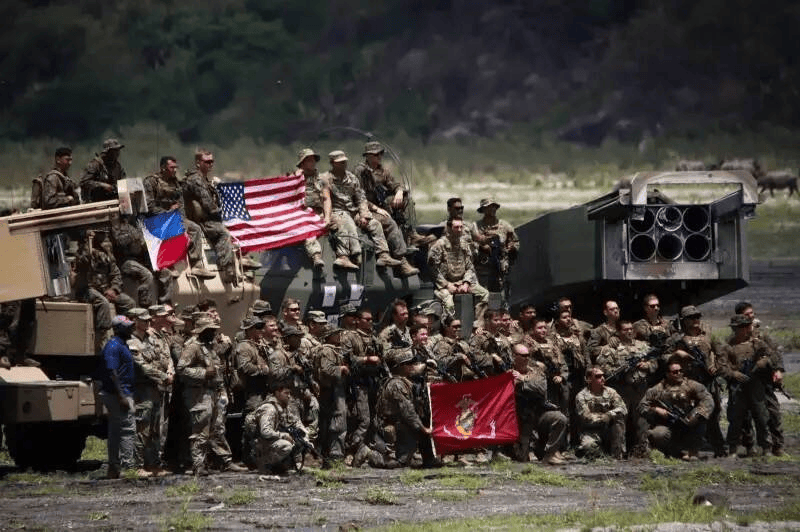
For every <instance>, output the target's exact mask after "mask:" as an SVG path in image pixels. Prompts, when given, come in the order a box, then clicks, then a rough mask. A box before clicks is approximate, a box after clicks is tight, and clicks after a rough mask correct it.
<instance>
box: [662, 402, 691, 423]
mask: <svg viewBox="0 0 800 532" xmlns="http://www.w3.org/2000/svg"><path fill="white" fill-rule="evenodd" d="M656 404H657V405H658V406H660V407H661V408H663V409H664V410H666V411H667V414H668V415H667V425H669V426H670V427H681V428H686V427H688V426H689V425H688V423H687V422H686V412H684V411H683V409H681V408H679V407H677V406H675V405H671V404H669V403H667V402H665V401H662V400H661V399H659V400H657V401H656Z"/></svg>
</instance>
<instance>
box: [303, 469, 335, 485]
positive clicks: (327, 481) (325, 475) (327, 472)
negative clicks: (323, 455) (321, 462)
mask: <svg viewBox="0 0 800 532" xmlns="http://www.w3.org/2000/svg"><path fill="white" fill-rule="evenodd" d="M303 471H308V472H309V473H310V474H311V476H313V477H314V479H315V480H316V482H317V486H319V487H321V488H338V487H340V486H342V485H343V484H344V482H342V479H341V477H339V476H338V475H336V474H335V472H334V470H332V469H317V468H316V467H306V468H304V469H303Z"/></svg>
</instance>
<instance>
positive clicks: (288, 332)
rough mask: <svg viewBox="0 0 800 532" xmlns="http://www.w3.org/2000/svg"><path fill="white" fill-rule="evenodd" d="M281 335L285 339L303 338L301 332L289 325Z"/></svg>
mask: <svg viewBox="0 0 800 532" xmlns="http://www.w3.org/2000/svg"><path fill="white" fill-rule="evenodd" d="M283 335H284V336H286V337H289V336H303V331H301V330H300V329H298V328H297V327H295V326H294V325H289V326H287V327H286V328H285V329H283Z"/></svg>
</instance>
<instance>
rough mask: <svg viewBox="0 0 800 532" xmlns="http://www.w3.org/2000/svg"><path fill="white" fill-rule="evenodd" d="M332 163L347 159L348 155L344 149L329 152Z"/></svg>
mask: <svg viewBox="0 0 800 532" xmlns="http://www.w3.org/2000/svg"><path fill="white" fill-rule="evenodd" d="M328 158H329V159H330V160H331V162H332V163H341V162H344V161H346V160H347V155H345V153H344V152H343V151H342V150H334V151H332V152H330V153H329V154H328Z"/></svg>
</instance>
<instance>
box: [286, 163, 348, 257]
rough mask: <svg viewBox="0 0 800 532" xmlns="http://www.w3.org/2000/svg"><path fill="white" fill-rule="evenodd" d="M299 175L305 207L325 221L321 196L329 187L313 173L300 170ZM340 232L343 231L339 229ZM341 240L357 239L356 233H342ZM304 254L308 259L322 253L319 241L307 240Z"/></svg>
mask: <svg viewBox="0 0 800 532" xmlns="http://www.w3.org/2000/svg"><path fill="white" fill-rule="evenodd" d="M298 174H299V175H303V176H304V177H305V180H306V202H305V203H306V207H308V208H309V209H311V210H312V211H314V212H315V213H317V214H318V215H319V217H320V218H322V219H323V220H324V219H325V211H324V210H323V196H322V192H323V191H324V190H326V189H327V190H330V185H329V184H328V182H327V181H326V180H325V179H323V178H322V177H320V175H319V174H318V173H316V172H315V173H314V175H305V174H303V171H302V170H298ZM339 230H340V231H342V230H344V231H346V230H345V229H342V228H340V229H339ZM342 238H358V233H353V234H349V235H348V234H347V233H346V232H345V233H342ZM304 245H305V249H306V253H308V256H309V257H313V256H314V255H316V254H318V253H322V246H321V245H320V243H319V241H318V240H317V238H316V237H312V238H309V239H307V240H306V241H305V243H304ZM337 255H338V253H337Z"/></svg>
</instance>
